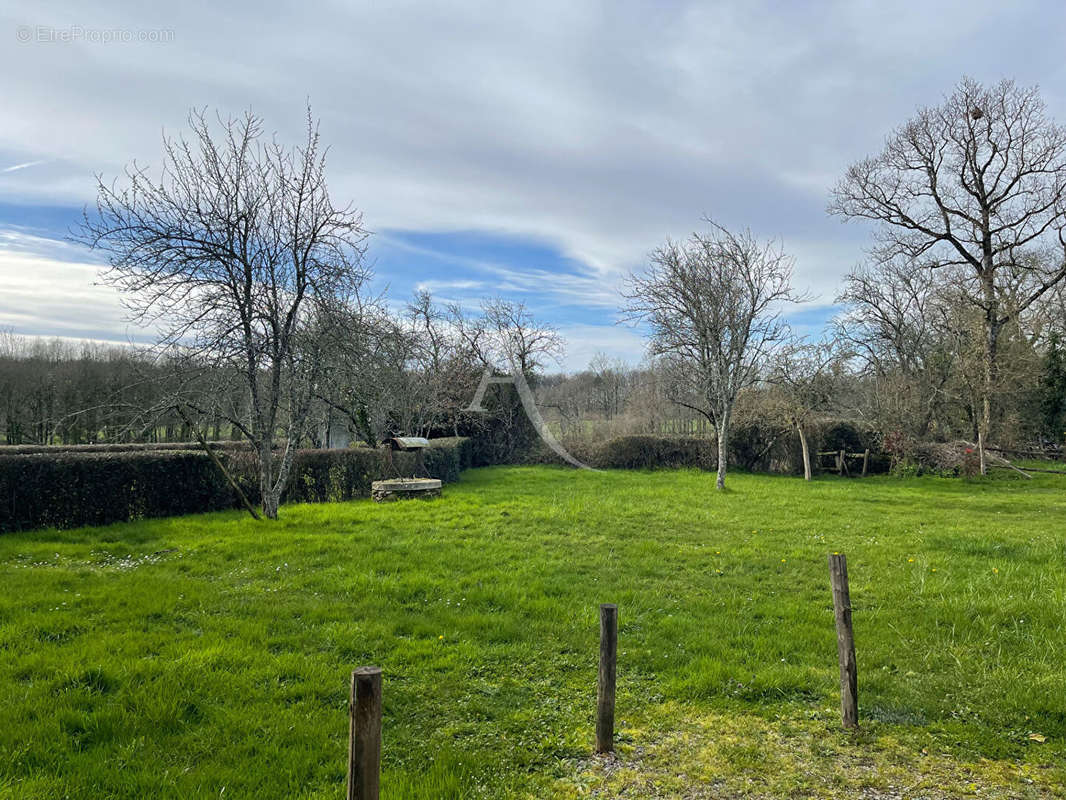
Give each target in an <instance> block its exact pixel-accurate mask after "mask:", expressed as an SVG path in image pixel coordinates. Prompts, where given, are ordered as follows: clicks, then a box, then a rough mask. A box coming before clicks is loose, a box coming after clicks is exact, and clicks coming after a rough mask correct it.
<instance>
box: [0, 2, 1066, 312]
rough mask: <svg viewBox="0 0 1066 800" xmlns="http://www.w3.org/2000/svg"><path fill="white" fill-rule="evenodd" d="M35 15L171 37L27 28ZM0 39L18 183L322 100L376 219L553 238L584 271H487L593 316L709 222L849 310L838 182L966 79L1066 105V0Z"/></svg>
mask: <svg viewBox="0 0 1066 800" xmlns="http://www.w3.org/2000/svg"><path fill="white" fill-rule="evenodd" d="M251 20H254V25H252V24H250V21H251ZM1034 20H1039V24H1038V25H1034V24H1033V21H1034ZM18 25H39V26H52V27H55V28H57V29H69V28H70V27H71V26H81V27H83V28H97V29H110V28H120V29H128V30H134V31H136V30H158V29H161V28H164V29H169V30H172V31H173V37H172V40H171V41H170V42H169V43H165V44H164V43H151V42H145V43H111V44H103V43H91V42H87V41H80V42H71V43H38V42H31V43H28V44H17V43H16V42H14V40H13V39H14V34H13V33H12V31H14V30H15V28H16V26H18ZM0 30H7V31H8V32H9V33H8V35H9V36H10V37H11V39H10V40H9V41H8V42H7V43H5V45H4V46H3V47H0V71H2V72H3V74H5V75H8V76H12V79H11V80H9V81H7V83H6V85H5V98H4V104H3V108H2V109H0V157H3V159H4V161H5V162H6V163H14V165H15V166H16V167H18V166H22V165H26V164H30V163H35V162H44V161H49V162H51V163H48V164H40V165H39V168H37V169H15V170H13V171H12V170H11V169H10V168H8V172H6V173H5V175H4V180H3V181H2V182H0V199H5V200H7V201H9V202H11V201H14V202H29V201H34V202H41V201H45V202H49V203H55V202H58V201H63V202H70V203H75V204H81V203H84V202H87V201H90V200H91V199H92V187H93V179H92V176H93V174H94V173H96V172H102V173H103V174H104V175H105V176H106V177H108V178H110V177H113V176H115V175H117V174H119V173H120V172H121V170H122V168H123V166H124V165H125V164H126V163H127V162H129V161H130V160H132V159H134V158H136V159H137V160H138V161H140V162H141V163H144V164H149V165H153V166H156V167H157V166H158V163H159V155H160V135H161V132H162V131H163V130H164V129H165V130H167V131H170V132H176V131H179V130H180V129H181V127H182V125H183V121H184V116H185V114H186V111H187V109H188V108H190V107H192V106H201V105H208V106H212V107H218V108H221V109H222V110H224V111H227V112H233V113H239V112H240V111H242V110H243V109H246V108H248V107H252V108H253V109H254V110H256V111H257V112H259V113H261V114H263V115H264V116H265V117H266V119H267V121H268V124H269V125H271V126H274V127H276V128H277V130H278V132H279V135H280V137H281V138H282V139H284V140H288V141H292V140H296V139H298V137H299V135H300V125H301V120H302V112H303V104H304V103H305V101H306V100H307V99H308V98H309V99H310V100H311V102H312V103H313V106H314V110H315V113H316V114H318V115H320V116H321V119H322V133H323V135H324V138H325V140H326V141H327V142H328V143H330V144H331V146H332V150H331V153H330V160H329V173H330V176H331V188H332V191H333V193H334V195H335V196H336V198H337V199H338V200H339V201H341V202H347V201H349V200H351V201H353V202H354V203H355V204H356V205H357V206H358V207H360V208H362V209H364V211H365V214H366V220H367V222H368V224H369V225H370V227H371V228H373V229H375V230H388V229H404V230H423V231H447V230H480V231H486V232H490V233H495V234H500V235H513V236H521V237H531V238H534V239H537V240H539V241H544V242H548V243H551V244H552V245H554V246H555V247H557V248H558V249H559V250H560V251H561V252H563V253H564V254H565V255H568V256H570V257H572V258H574V259H575V260H577V261H579V262H580V263H581V264H583V265H585V267H584V269H585V271H584V272H583V273H582V274H576V275H567V276H562V277H560V276H556V275H554V274H552V275H550V276H549V275H546V274H543V273H540V272H537V271H535V270H517V269H514V268H513V267H512V266H511V265H507V264H500V265H486V266H485V271H486V277H485V280H486V282H487V283H488V282H492V283H493V284H494V285H499V286H500V288H501V289H504V288H507V289H512V290H514V291H516V292H519V291H523V290H528V289H529V288H530V287H533V286H543V284H544V283H545V281H548V280H551V281H554V282H555V288H554V291H557V292H558V293H559V295H560V297H563V298H566V299H565V302H570V300H573V301H574V302H577V301H580V302H582V303H583V304H585V305H588V306H590V307H593V308H596V307H600V308H606V307H609V306H612V305H613V304H615V303H616V297H615V295H614V292H615V288H616V286H617V281H618V277H619V276H620V275H621V274H623V273H624V272H625V271H626V270H628V269H629V268H632V267H634V266H639V265H640V264H641V263H642V262H643V261H644V259H645V257H646V254H647V253H648V251H649V250H650V249H651V248H652V247H654V246H655V245H657V244H659V243H660V242H662V240H663V239H664V238H665V237H667V236H675V237H676V236H683V235H685V234H686V233H688V232H689V231H691V230H692V229H693V228H694V227H695V226H697V225H698V224H699V218H700V217H701V215H702V214H704V213H709V214H712V215H714V216H715V218H716V219H719V220H720V221H722V222H724V223H725V224H727V225H730V226H740V225H749V226H751V227H752V228H753V230H755V232H756V233H758V234H760V235H762V236H774V235H780V236H781V237H782V238H783V239H784V243H785V246H786V248H787V249H788V250H790V251H791V252H793V253H795V254H796V255H797V275H796V277H797V283H798V284H800V285H802V286H810V287H812V288H813V289H814V290H815V291H816V292H817V293H818V294H819V295H821V296H822V299H823V301H825V302H827V301H829V300H831V298H832V295H833V294H834V292H835V287H836V285H837V283H838V281H839V277H840V275H841V274H842V273H843V272H844V271H846V270H847V269H848V268H850V267H851V266H852V265H853V264H854V262H855V260H856V259H858V258H859V256H860V253H861V247H862V243H863V236H864V232H863V231H862V230H861V229H860V228H859V227H854V226H848V227H847V228H843V227H841V226H839V225H838V224H837V223H836V222H835V221H833V220H829V219H827V218H826V216H825V213H824V205H825V201H826V197H825V191H826V189H827V187H828V186H829V185H831V184H832V182H833V181H834V180H835V178H836V176H839V175H840V174H842V172H843V170H844V169H845V167H846V166H847V164H848V163H850V162H851V161H853V160H854V159H856V158H859V157H861V156H863V155H865V154H868V153H870V152H873V151H875V150H877V149H878V148H879V146H880V143H881V141H882V139H883V136H884V135H885V134H886V133H887V132H888V131H889V130H890V129H891V128H892V127H893V126H895V125H896V124H898V123H900V122H902V121H903V120H905V119H906V118H907V117H908V116H909V115H910V114H911V113H912V111H913V110H914V108H915V107H916V106H917V105H919V104H927V103H935V102H937V101H938V100H939V97H940V95H941V94H942V93H944V92H946V91H948V90H950V88H951V86H952V85H953V84H954V83H955V82H956V81H957V80H958V78H959V77H960V76H961V75H962V74H963V73H970V74H973V75H975V76H976V77H978V78H980V79H984V80H995V79H998V78H999V77H1002V76H1013V77H1016V78H1017V79H1018V80H1019V81H1020V82H1022V83H1026V84H1029V83H1035V82H1041V83H1042V84H1043V90H1044V96H1045V99H1046V100H1047V101H1048V103H1049V106H1050V111H1051V113H1052V115H1053V116H1056V117H1057V118H1058V119H1060V121H1061V120H1064V119H1066V88H1064V87H1066V80H1064V79H1066V66H1064V64H1063V62H1062V60H1061V58H1060V56H1059V51H1060V49H1061V47H1060V45H1061V42H1062V41H1063V39H1064V36H1063V34H1064V30H1066V17H1064V15H1062V14H1061V8H1060V7H1059V6H1058V4H1057V3H1055V2H1053V0H1046V1H1045V2H1022V3H1020V4H1019V3H1014V4H1003V3H993V2H991V0H980V1H979V2H965V3H963V2H961V0H952V1H951V2H947V3H937V4H929V3H925V4H915V5H913V6H912V7H910V8H901V7H900V6H899V5H898V4H883V3H877V2H873V0H862V1H861V2H852V1H851V0H847V1H846V2H845V0H839V1H838V2H830V3H825V4H820V5H814V6H812V5H809V4H795V5H790V4H781V3H771V2H769V0H766V1H765V2H753V3H742V2H735V3H721V2H714V3H706V2H696V1H695V0H692V1H691V2H671V3H658V2H654V3H653V2H639V1H638V2H627V3H621V4H620V3H617V2H610V1H609V0H601V2H587V3H573V2H569V0H546V1H545V2H540V3H526V4H506V3H489V2H484V3H475V2H458V3H447V4H439V3H428V2H425V3H410V2H387V3H366V2H360V3H345V2H334V3H332V4H329V5H327V6H321V7H316V8H315V9H314V10H313V11H312V10H309V9H307V8H306V7H305V6H298V5H283V4H272V3H267V4H266V5H265V6H264V5H263V4H262V3H256V4H252V3H250V2H237V3H232V4H226V5H224V6H220V5H219V4H212V5H210V6H207V5H206V4H204V3H203V2H195V1H194V2H191V3H183V4H171V5H169V6H167V7H166V8H165V10H161V7H154V6H150V5H137V4H132V3H128V2H118V1H116V2H74V1H73V0H59V1H58V2H53V3H49V4H47V5H42V4H39V3H31V2H29V0H16V2H14V3H13V4H12V3H9V4H7V5H6V6H5V8H4V10H3V11H0ZM383 277H384V278H385V280H388V276H383ZM441 277H442V276H428V277H427V278H426V280H427V282H431V283H432V282H433V281H439V280H440V279H441ZM446 280H447V279H446V278H445V281H446ZM40 285H41V287H44V284H40ZM441 286H442V288H444V287H445V284H441ZM54 291H55V287H53V288H52V289H51V290H50V291H49V295H50V296H51V295H52V294H53V292H54ZM592 313H595V312H594V311H593V312H592Z"/></svg>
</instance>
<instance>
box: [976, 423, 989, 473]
mask: <svg viewBox="0 0 1066 800" xmlns="http://www.w3.org/2000/svg"><path fill="white" fill-rule="evenodd" d="M977 458H978V459H979V461H980V463H981V474H982V475H987V474H988V463H987V462H986V461H985V434H984V431H978V432H977Z"/></svg>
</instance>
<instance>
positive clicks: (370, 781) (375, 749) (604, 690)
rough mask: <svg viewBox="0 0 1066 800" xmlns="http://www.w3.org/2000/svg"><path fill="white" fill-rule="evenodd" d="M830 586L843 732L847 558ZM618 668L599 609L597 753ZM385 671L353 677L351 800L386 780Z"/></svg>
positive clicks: (605, 609) (848, 710)
mask: <svg viewBox="0 0 1066 800" xmlns="http://www.w3.org/2000/svg"><path fill="white" fill-rule="evenodd" d="M829 584H830V588H831V590H832V594H833V615H834V619H835V624H836V634H837V656H838V661H839V665H840V716H841V723H842V725H843V727H844V728H849V729H850V728H856V727H858V724H859V701H858V668H857V665H856V661H855V636H854V633H853V630H852V621H851V592H850V589H849V586H848V561H847V558H846V557H845V556H844V554H843V553H832V554H831V555H830V556H829ZM617 665H618V606H617V605H615V604H614V603H604V604H603V605H601V606H600V657H599V672H598V675H597V683H596V734H595V736H596V738H595V743H596V744H595V750H596V752H597V753H601V754H604V753H611V752H613V751H614V719H615V716H614V710H615V696H616V691H615V687H616V679H617ZM381 692H382V671H381V668H380V667H359V668H358V669H356V670H355V671H354V672H352V676H351V694H350V702H349V706H348V709H349V728H348V780H347V799H348V800H379V796H380V781H381V777H380V776H381Z"/></svg>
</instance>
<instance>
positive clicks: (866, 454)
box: [862, 447, 870, 478]
mask: <svg viewBox="0 0 1066 800" xmlns="http://www.w3.org/2000/svg"><path fill="white" fill-rule="evenodd" d="M869 464H870V448H869V447H867V448H866V450H864V451H863V454H862V477H864V478H865V477H866V468H867V467H868V466H869Z"/></svg>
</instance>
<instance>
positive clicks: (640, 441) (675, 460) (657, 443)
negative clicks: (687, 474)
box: [590, 436, 718, 469]
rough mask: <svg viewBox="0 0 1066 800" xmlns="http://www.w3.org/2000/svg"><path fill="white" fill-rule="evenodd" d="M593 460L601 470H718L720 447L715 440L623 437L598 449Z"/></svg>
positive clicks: (593, 463)
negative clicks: (718, 448)
mask: <svg viewBox="0 0 1066 800" xmlns="http://www.w3.org/2000/svg"><path fill="white" fill-rule="evenodd" d="M591 460H592V463H591V464H590V466H595V467H599V468H600V469H660V468H666V469H670V468H676V467H695V468H697V469H715V468H716V466H717V464H718V450H717V444H716V443H715V442H714V440H713V439H693V438H683V437H663V436H620V437H618V438H617V439H610V440H608V441H606V442H604V443H603V444H601V445H600V446H599V447H598V448H596V449H595V450H594V451H593V452H592V454H591Z"/></svg>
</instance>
